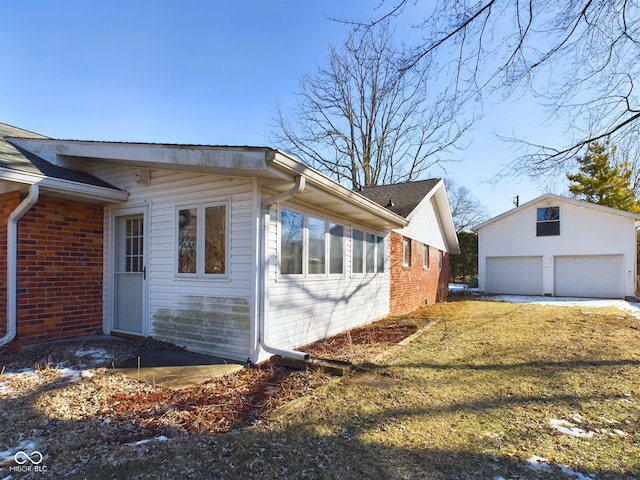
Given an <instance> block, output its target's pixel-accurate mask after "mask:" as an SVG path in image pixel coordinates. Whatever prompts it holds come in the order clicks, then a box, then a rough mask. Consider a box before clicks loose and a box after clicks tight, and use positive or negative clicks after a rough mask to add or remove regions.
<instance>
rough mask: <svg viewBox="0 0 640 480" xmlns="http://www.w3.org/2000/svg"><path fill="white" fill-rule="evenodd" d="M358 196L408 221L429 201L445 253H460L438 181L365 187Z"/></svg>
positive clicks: (448, 210)
mask: <svg viewBox="0 0 640 480" xmlns="http://www.w3.org/2000/svg"><path fill="white" fill-rule="evenodd" d="M359 193H360V194H361V195H363V196H364V197H366V198H369V199H371V200H372V201H374V202H376V203H377V204H378V205H381V206H383V207H385V208H386V209H387V210H389V211H391V212H394V213H396V214H398V215H400V216H401V217H404V218H406V219H407V220H408V221H411V219H412V217H413V216H414V214H416V213H415V212H418V210H416V208H417V207H418V205H420V203H422V202H426V201H429V202H431V201H433V202H434V206H435V211H436V215H437V216H438V221H439V225H440V229H441V232H442V234H443V235H444V239H445V241H446V243H447V247H448V249H449V253H460V244H459V243H458V235H457V233H456V229H455V225H454V223H453V217H452V216H451V209H450V207H449V200H448V198H447V192H446V187H445V184H444V181H443V180H442V179H441V178H430V179H428V180H418V181H414V182H404V183H394V184H391V185H378V186H374V187H365V188H363V189H362V190H361V191H360V192H359Z"/></svg>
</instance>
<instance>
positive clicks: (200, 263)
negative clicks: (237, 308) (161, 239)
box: [173, 199, 231, 280]
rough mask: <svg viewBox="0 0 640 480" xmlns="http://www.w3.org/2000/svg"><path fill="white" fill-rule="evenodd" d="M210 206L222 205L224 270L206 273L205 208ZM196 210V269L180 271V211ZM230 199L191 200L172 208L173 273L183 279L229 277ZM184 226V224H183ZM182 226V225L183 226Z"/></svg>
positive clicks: (220, 278) (218, 278)
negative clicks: (193, 270)
mask: <svg viewBox="0 0 640 480" xmlns="http://www.w3.org/2000/svg"><path fill="white" fill-rule="evenodd" d="M212 207H224V209H225V211H224V216H225V218H224V272H223V273H206V272H205V268H206V265H205V262H206V251H205V245H206V230H207V229H206V210H207V209H208V208H212ZM184 210H196V222H197V223H196V233H195V237H196V238H195V245H196V247H195V248H196V253H195V255H196V259H195V262H196V269H195V272H180V242H181V239H180V229H181V228H180V212H181V211H184ZM230 212H231V201H230V200H229V199H224V200H211V201H206V202H192V203H185V204H180V205H176V206H175V210H174V247H173V252H174V256H175V258H174V275H175V276H176V277H178V278H183V279H204V280H227V279H229V278H230V273H229V270H230V269H229V266H230V245H231V242H230V237H231V214H230ZM185 226H186V225H185ZM183 228H184V227H183Z"/></svg>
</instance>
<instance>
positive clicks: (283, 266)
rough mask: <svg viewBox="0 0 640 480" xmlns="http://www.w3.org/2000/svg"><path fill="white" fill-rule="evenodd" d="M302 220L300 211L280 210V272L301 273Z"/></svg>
mask: <svg viewBox="0 0 640 480" xmlns="http://www.w3.org/2000/svg"><path fill="white" fill-rule="evenodd" d="M303 220H304V217H303V215H302V214H301V213H297V212H291V211H289V210H282V211H281V212H280V226H281V227H280V273H283V274H296V273H297V274H301V273H302V228H303Z"/></svg>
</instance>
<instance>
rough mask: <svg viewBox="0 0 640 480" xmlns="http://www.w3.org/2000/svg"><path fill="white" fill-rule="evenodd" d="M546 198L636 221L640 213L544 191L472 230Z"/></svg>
mask: <svg viewBox="0 0 640 480" xmlns="http://www.w3.org/2000/svg"><path fill="white" fill-rule="evenodd" d="M546 200H551V201H554V202H562V203H569V204H572V205H575V206H578V207H585V208H590V209H592V210H597V211H600V212H603V213H608V214H613V215H620V216H622V217H627V218H632V219H634V220H635V221H636V223H640V214H636V213H631V212H627V211H625V210H617V209H615V208H610V207H605V206H603V205H598V204H596V203H590V202H585V201H582V200H576V199H575V198H569V197H563V196H560V195H555V194H553V193H545V194H544V195H541V196H539V197H537V198H534V199H533V200H531V201H529V202H527V203H523V204H522V205H520V206H519V207H516V208H512V209H511V210H508V211H506V212H504V213H501V214H500V215H497V216H495V217H493V218H490V219H489V220H487V221H486V222H484V223H481V224H480V225H477V226H475V227H473V229H472V230H473V231H474V232H477V231H478V230H479V229H481V228H484V227H487V226H489V225H491V224H493V223H496V222H499V221H500V220H502V219H503V218H505V217H508V216H509V215H511V214H513V213H516V212H519V211H521V210H523V209H525V208H528V207H530V206H531V205H534V204H536V203H540V202H543V201H546Z"/></svg>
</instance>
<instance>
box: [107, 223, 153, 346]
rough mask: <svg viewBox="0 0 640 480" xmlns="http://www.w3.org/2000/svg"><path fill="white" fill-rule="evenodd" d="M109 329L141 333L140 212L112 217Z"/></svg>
mask: <svg viewBox="0 0 640 480" xmlns="http://www.w3.org/2000/svg"><path fill="white" fill-rule="evenodd" d="M114 227H115V235H114V239H115V250H114V253H115V258H114V260H115V264H114V310H113V311H114V316H113V330H114V331H115V332H120V333H128V334H132V335H144V333H145V332H144V321H143V319H144V310H145V308H144V302H145V281H146V265H145V261H144V260H145V241H144V238H145V233H144V214H143V213H137V214H134V215H122V216H117V217H115V225H114Z"/></svg>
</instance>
